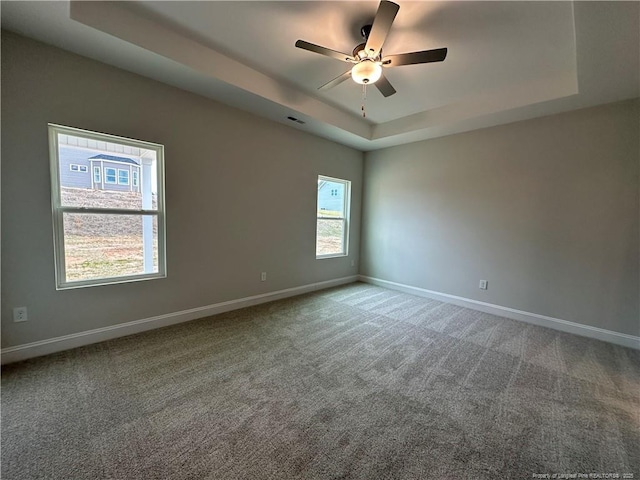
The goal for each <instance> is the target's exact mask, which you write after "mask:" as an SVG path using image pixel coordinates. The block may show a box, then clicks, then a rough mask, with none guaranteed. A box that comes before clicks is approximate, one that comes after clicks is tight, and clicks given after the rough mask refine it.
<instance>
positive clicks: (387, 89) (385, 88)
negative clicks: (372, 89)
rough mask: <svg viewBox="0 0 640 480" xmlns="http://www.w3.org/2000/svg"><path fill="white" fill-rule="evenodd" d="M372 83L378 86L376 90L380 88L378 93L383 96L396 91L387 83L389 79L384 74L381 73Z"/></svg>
mask: <svg viewBox="0 0 640 480" xmlns="http://www.w3.org/2000/svg"><path fill="white" fill-rule="evenodd" d="M374 85H375V86H376V87H378V90H380V93H381V94H382V95H384V96H385V97H390V96H391V95H393V94H394V93H396V89H395V88H393V86H392V85H391V84H390V83H389V80H387V77H385V76H384V75H382V76H381V77H380V78H379V79H378V80H377V81H376V83H374Z"/></svg>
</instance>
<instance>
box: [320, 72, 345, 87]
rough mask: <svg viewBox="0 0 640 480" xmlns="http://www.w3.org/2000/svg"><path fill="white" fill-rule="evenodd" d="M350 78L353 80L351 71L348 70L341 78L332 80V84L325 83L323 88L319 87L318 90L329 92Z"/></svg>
mask: <svg viewBox="0 0 640 480" xmlns="http://www.w3.org/2000/svg"><path fill="white" fill-rule="evenodd" d="M348 78H351V70H347V71H346V72H344V73H343V74H342V75H340V76H339V77H336V78H334V79H333V80H331V81H330V82H327V83H325V84H324V85H322V86H321V87H318V90H329V89H330V88H333V87H335V86H336V85H340V84H341V83H342V82H344V81H345V80H347V79H348Z"/></svg>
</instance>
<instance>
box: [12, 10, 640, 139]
mask: <svg viewBox="0 0 640 480" xmlns="http://www.w3.org/2000/svg"><path fill="white" fill-rule="evenodd" d="M397 3H398V4H399V5H400V10H399V13H398V15H397V17H396V20H395V22H394V24H393V27H392V29H391V32H390V34H389V36H388V38H387V41H386V43H385V45H384V48H383V53H385V54H395V53H405V52H410V51H415V50H427V49H432V48H440V47H447V48H448V49H449V50H448V56H447V58H446V60H445V61H444V62H441V63H431V64H425V65H408V66H402V67H396V68H391V69H385V74H386V76H387V78H388V79H389V81H390V82H391V83H392V84H393V85H394V87H395V88H396V90H397V91H398V93H396V94H395V95H393V96H391V97H388V98H384V97H383V96H382V95H381V94H380V93H379V92H378V91H377V89H375V87H369V88H368V90H367V99H366V112H367V118H366V119H365V118H363V117H362V115H361V104H362V87H361V86H360V85H357V84H355V83H354V82H352V81H351V80H348V81H346V82H344V83H342V84H340V85H339V86H337V87H335V88H333V89H331V90H327V91H318V90H317V87H318V86H320V85H322V84H324V83H326V82H327V81H329V80H331V79H332V78H334V77H336V76H338V75H340V74H341V73H343V72H345V71H347V70H348V69H349V64H346V63H342V62H340V61H338V60H335V59H332V58H327V57H324V56H321V55H317V54H314V53H311V52H307V51H304V50H301V49H298V48H295V47H294V43H295V41H296V40H298V39H303V40H306V41H309V42H312V43H316V44H319V45H322V46H325V47H328V48H331V49H333V50H338V51H342V52H345V53H351V51H352V50H353V47H354V46H355V45H357V44H358V43H360V42H361V41H362V40H361V38H360V37H359V30H360V27H361V26H363V25H365V24H367V23H371V20H372V19H373V17H374V15H375V12H376V9H377V7H378V2H377V1H351V2H327V1H304V2H289V1H280V2H272V1H259V2H245V1H236V2H218V1H209V2H207V1H196V2H169V1H166V2H165V1H142V2H141V1H136V2H71V4H70V3H69V2H68V1H55V2H14V1H3V2H2V10H1V15H2V27H3V28H6V29H8V30H12V31H15V32H17V33H21V34H23V35H27V36H30V37H33V38H36V39H38V40H41V41H44V42H46V43H50V44H53V45H56V46H59V47H61V48H64V49H67V50H70V51H73V52H76V53H79V54H81V55H85V56H87V57H91V58H95V59H97V60H100V61H103V62H105V63H109V64H112V65H115V66H118V67H120V68H124V69H126V70H130V71H133V72H136V73H139V74H142V75H145V76H148V77H151V78H155V79H157V80H160V81H163V82H165V83H169V84H171V85H175V86H178V87H180V88H183V89H185V90H190V91H193V92H196V93H199V94H201V95H205V96H208V97H210V98H214V99H216V100H219V101H221V102H224V103H227V104H229V105H232V106H235V107H238V108H241V109H244V110H248V111H251V112H253V113H256V114H258V115H261V116H264V117H267V118H270V119H273V120H276V121H279V122H282V123H287V124H288V125H291V126H293V127H295V128H299V129H301V130H306V131H308V132H310V133H314V134H317V135H320V136H323V137H327V138H330V139H332V140H335V141H337V142H340V143H344V144H347V145H350V146H353V147H355V148H359V149H361V150H373V149H377V148H382V147H387V146H391V145H398V144H402V143H407V142H411V141H416V140H421V139H426V138H433V137H437V136H442V135H448V134H452V133H456V132H461V131H466V130H471V129H475V128H482V127H486V126H491V125H497V124H501V123H508V122H512V121H517V120H522V119H526V118H532V117H536V116H542V115H548V114H553V113H557V112H562V111H567V110H572V109H577V108H584V107H588V106H592V105H598V104H602V103H607V102H612V101H617V100H623V99H627V98H634V97H638V96H640V24H639V17H640V3H638V2H560V1H557V2H528V1H512V2H493V1H489V2H483V1H475V2H474V1H472V2H461V1H449V2H403V1H397ZM287 116H294V117H297V118H299V119H302V120H304V121H305V122H306V124H304V125H300V124H297V123H291V122H289V121H288V120H286V117H287Z"/></svg>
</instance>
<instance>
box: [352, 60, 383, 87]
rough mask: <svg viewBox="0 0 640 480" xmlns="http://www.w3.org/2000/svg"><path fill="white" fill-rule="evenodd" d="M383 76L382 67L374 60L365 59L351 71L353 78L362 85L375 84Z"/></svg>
mask: <svg viewBox="0 0 640 480" xmlns="http://www.w3.org/2000/svg"><path fill="white" fill-rule="evenodd" d="M381 75H382V67H381V66H380V65H378V64H377V63H376V62H374V61H373V60H369V59H365V60H362V61H361V62H360V63H356V64H355V65H354V66H353V68H352V69H351V78H353V81H354V82H356V83H360V84H369V83H375V82H377V81H378V79H379V78H380V76H381Z"/></svg>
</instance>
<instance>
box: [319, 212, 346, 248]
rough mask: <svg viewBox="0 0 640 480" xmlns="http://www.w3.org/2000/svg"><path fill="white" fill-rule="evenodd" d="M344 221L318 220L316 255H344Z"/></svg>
mask: <svg viewBox="0 0 640 480" xmlns="http://www.w3.org/2000/svg"><path fill="white" fill-rule="evenodd" d="M343 238H344V220H339V219H329V218H318V227H317V235H316V255H339V254H342V253H344V246H343V241H342V239H343Z"/></svg>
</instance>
